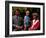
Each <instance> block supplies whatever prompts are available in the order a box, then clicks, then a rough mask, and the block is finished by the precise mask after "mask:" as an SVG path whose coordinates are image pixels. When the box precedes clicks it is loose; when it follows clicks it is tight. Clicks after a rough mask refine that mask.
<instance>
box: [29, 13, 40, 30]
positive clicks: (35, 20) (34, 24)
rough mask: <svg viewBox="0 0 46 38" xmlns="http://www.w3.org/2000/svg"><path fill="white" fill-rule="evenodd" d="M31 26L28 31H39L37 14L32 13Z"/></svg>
mask: <svg viewBox="0 0 46 38" xmlns="http://www.w3.org/2000/svg"><path fill="white" fill-rule="evenodd" d="M32 17H33V20H32V24H31V26H30V27H29V30H38V29H40V22H39V18H38V13H32Z"/></svg>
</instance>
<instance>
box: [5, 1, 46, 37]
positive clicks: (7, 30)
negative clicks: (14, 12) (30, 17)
mask: <svg viewBox="0 0 46 38" xmlns="http://www.w3.org/2000/svg"><path fill="white" fill-rule="evenodd" d="M17 4H18V5H17ZM19 4H20V6H19ZM15 5H17V6H18V7H21V6H22V7H23V5H25V7H26V5H27V6H28V5H29V6H28V7H30V5H31V7H37V6H35V5H38V6H39V7H40V6H41V7H42V8H41V9H42V10H43V11H42V14H43V15H42V14H41V15H42V18H43V20H42V23H43V24H42V23H41V24H42V27H43V28H42V27H41V29H43V30H42V32H41V33H40V32H39V33H38V32H37V33H32V34H30V33H27V34H25V33H26V32H25V33H24V34H22V33H23V32H22V33H21V31H20V33H21V34H13V35H12V34H10V28H9V27H10V26H11V25H10V20H11V19H9V18H11V17H10V12H9V11H11V7H12V6H13V7H15ZM33 5H34V6H33ZM17 6H16V7H17ZM39 7H38V8H39ZM9 8H10V9H9ZM44 10H45V5H44V3H34V2H17V1H5V37H18V36H34V35H44V34H45V16H44V15H45V12H44ZM40 11H41V10H40ZM11 33H12V32H11ZM14 33H16V32H14Z"/></svg>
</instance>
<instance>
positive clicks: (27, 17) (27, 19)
mask: <svg viewBox="0 0 46 38" xmlns="http://www.w3.org/2000/svg"><path fill="white" fill-rule="evenodd" d="M24 25H26V26H28V25H29V16H25V17H24Z"/></svg>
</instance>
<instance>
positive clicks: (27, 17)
mask: <svg viewBox="0 0 46 38" xmlns="http://www.w3.org/2000/svg"><path fill="white" fill-rule="evenodd" d="M29 13H30V12H29V11H28V10H26V15H25V16H24V30H27V29H28V26H29V19H30V18H29Z"/></svg>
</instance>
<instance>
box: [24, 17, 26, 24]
mask: <svg viewBox="0 0 46 38" xmlns="http://www.w3.org/2000/svg"><path fill="white" fill-rule="evenodd" d="M25 23H26V16H25V17H24V24H25Z"/></svg>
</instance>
